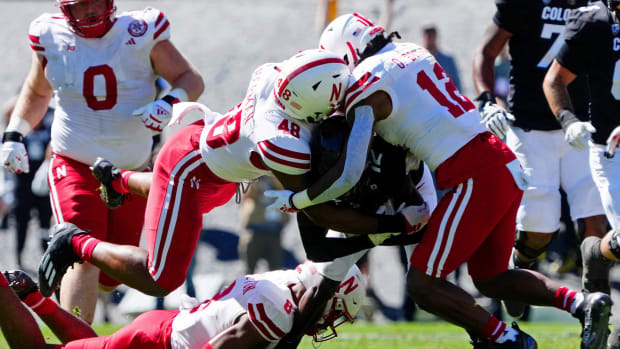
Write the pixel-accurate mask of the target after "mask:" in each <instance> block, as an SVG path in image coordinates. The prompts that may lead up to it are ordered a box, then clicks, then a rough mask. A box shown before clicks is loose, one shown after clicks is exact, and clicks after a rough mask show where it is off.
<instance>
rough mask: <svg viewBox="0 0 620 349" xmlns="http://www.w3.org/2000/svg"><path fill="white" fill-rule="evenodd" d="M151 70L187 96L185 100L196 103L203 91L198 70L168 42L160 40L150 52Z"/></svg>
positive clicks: (202, 83)
mask: <svg viewBox="0 0 620 349" xmlns="http://www.w3.org/2000/svg"><path fill="white" fill-rule="evenodd" d="M151 63H152V64H153V70H154V71H155V73H156V74H157V75H159V76H161V77H162V78H164V79H166V81H168V82H169V83H170V85H172V88H173V90H174V89H177V88H181V89H183V90H184V91H185V93H186V94H187V98H186V99H185V100H189V101H196V100H197V99H198V97H200V95H201V94H202V92H203V90H204V82H203V80H202V76H201V75H200V73H199V72H198V70H197V69H196V68H195V67H194V66H192V64H191V63H190V62H189V61H188V60H187V58H185V57H184V56H183V54H181V52H179V50H177V48H176V47H175V46H174V45H173V44H172V42H170V40H162V41H160V42H158V43H157V44H155V46H153V49H152V50H151Z"/></svg>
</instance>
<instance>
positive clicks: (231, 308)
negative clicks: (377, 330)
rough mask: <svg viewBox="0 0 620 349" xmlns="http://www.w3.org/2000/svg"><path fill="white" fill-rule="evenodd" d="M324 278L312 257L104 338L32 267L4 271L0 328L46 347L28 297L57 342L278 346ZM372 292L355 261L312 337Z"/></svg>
mask: <svg viewBox="0 0 620 349" xmlns="http://www.w3.org/2000/svg"><path fill="white" fill-rule="evenodd" d="M317 277H318V273H317V271H316V268H315V265H314V264H313V263H312V262H309V261H308V262H306V263H304V264H300V265H298V266H297V267H296V268H295V270H279V271H272V272H267V273H263V274H254V275H246V276H243V277H240V278H238V279H236V280H235V281H234V282H232V283H231V284H230V285H229V286H228V287H226V288H224V289H223V290H222V291H220V292H219V293H218V294H216V295H215V296H213V297H212V298H211V299H209V300H206V301H204V302H202V303H199V302H198V301H197V300H196V299H194V298H188V299H185V300H184V302H183V305H182V307H181V310H152V311H148V312H146V313H144V314H142V315H140V316H138V317H137V318H136V319H135V320H134V321H133V322H132V323H130V324H129V325H126V326H124V327H123V328H122V329H120V330H118V331H117V332H116V333H114V334H112V335H109V336H104V337H97V334H96V333H95V332H94V331H93V329H92V328H91V327H90V326H89V325H88V324H87V323H85V322H84V321H82V320H80V319H78V318H76V317H75V316H73V315H72V314H71V313H69V312H67V311H65V310H63V309H62V308H59V307H58V306H57V305H56V303H55V302H54V301H53V300H52V299H50V298H44V297H43V296H42V295H41V293H40V292H39V291H38V287H37V285H36V284H35V283H34V281H33V280H32V279H31V278H30V277H29V276H28V275H27V274H26V273H24V272H21V271H14V272H5V273H4V274H2V273H0V304H2V307H3V308H2V309H3V311H2V312H0V327H2V331H3V333H4V336H5V338H6V340H7V342H8V343H9V345H10V346H11V348H46V344H45V341H44V338H43V336H42V335H41V331H40V329H39V326H38V324H37V323H36V320H35V319H34V317H32V315H31V314H30V312H28V311H27V309H26V307H24V306H23V304H22V302H23V303H25V304H26V305H28V306H29V307H30V308H31V309H32V310H33V311H34V312H35V313H37V315H39V317H40V318H41V319H42V320H43V321H44V322H45V323H46V324H47V325H48V326H49V327H50V328H51V329H52V331H53V332H54V333H55V334H56V335H57V336H58V338H59V339H60V340H61V341H62V342H63V343H64V344H62V345H54V346H52V347H53V348H76V349H77V348H80V349H86V348H93V349H95V348H110V349H112V348H113V349H122V348H127V349H136V348H138V349H139V348H171V349H184V348H187V349H194V348H196V349H209V348H214V349H215V348H230V349H237V348H274V347H276V346H277V344H278V342H279V341H280V339H281V338H282V337H283V336H284V335H285V334H286V333H287V332H288V331H289V330H290V329H291V328H292V326H293V323H294V322H295V321H296V319H295V317H296V313H297V312H298V309H299V308H300V307H303V306H304V304H307V301H308V299H309V298H311V297H312V296H313V294H314V292H315V291H316V288H315V287H314V286H313V285H314V284H315V283H316V279H317ZM9 286H10V287H9ZM11 288H12V289H13V290H11ZM365 290H366V289H365V285H364V282H363V281H362V280H361V273H360V271H359V269H358V268H357V267H356V266H353V267H352V268H351V269H350V270H349V271H348V274H347V276H346V277H345V281H344V282H343V283H342V284H341V285H340V287H339V288H338V291H337V292H336V294H335V295H334V296H333V297H332V298H331V300H330V302H329V303H328V305H327V306H326V307H325V308H324V309H325V311H324V312H323V316H322V317H321V319H320V320H319V321H318V322H316V324H315V325H314V326H313V327H312V328H311V329H310V331H309V332H308V335H311V336H313V340H314V341H316V342H322V341H326V340H329V339H332V338H334V337H336V336H337V333H336V330H335V328H336V327H337V326H340V325H342V324H343V323H347V322H349V323H353V321H354V316H355V314H356V313H357V312H358V311H359V309H360V308H361V305H362V303H363V299H364V296H365V292H366V291H365ZM13 291H15V292H13ZM16 295H17V296H16ZM18 297H19V298H18ZM20 299H21V302H20Z"/></svg>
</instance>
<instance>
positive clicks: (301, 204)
mask: <svg viewBox="0 0 620 349" xmlns="http://www.w3.org/2000/svg"><path fill="white" fill-rule="evenodd" d="M289 201H290V203H291V205H292V206H293V207H292V208H295V209H296V210H303V209H304V208H306V207H309V206H312V205H314V202H312V200H310V197H309V196H308V189H304V190H302V191H300V192H297V193H295V194H293V195H292V196H291V198H290V199H289Z"/></svg>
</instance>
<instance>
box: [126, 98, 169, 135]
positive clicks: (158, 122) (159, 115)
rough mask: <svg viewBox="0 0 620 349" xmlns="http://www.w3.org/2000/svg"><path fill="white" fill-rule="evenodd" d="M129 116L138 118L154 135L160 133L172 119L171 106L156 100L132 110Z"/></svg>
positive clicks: (161, 100)
mask: <svg viewBox="0 0 620 349" xmlns="http://www.w3.org/2000/svg"><path fill="white" fill-rule="evenodd" d="M131 114H132V115H135V116H139V117H140V118H141V119H142V122H143V123H144V126H146V128H148V129H151V130H152V131H153V132H155V133H161V132H162V131H163V130H164V127H166V125H168V121H170V118H171V117H172V104H170V103H168V102H166V101H164V100H163V99H158V100H156V101H154V102H151V103H149V104H147V105H145V106H144V107H142V108H138V109H136V110H134V111H133V113H131Z"/></svg>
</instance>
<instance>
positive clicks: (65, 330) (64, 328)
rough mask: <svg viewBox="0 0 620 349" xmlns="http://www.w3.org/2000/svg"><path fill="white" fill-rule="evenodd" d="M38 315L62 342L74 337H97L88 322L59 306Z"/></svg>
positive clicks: (74, 338)
mask: <svg viewBox="0 0 620 349" xmlns="http://www.w3.org/2000/svg"><path fill="white" fill-rule="evenodd" d="M39 317H40V318H41V320H43V322H45V324H46V325H47V326H48V327H49V328H50V329H51V330H52V332H54V334H55V335H56V336H57V337H58V339H60V341H61V342H63V343H67V342H70V341H72V340H76V339H82V338H90V337H97V333H95V331H94V330H93V329H92V327H90V326H89V325H88V323H86V322H85V321H84V320H82V319H80V318H78V317H76V316H74V315H73V314H71V313H69V312H67V311H66V310H64V309H62V308H61V307H58V308H56V311H54V312H53V313H51V314H48V315H40V316H39Z"/></svg>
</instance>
